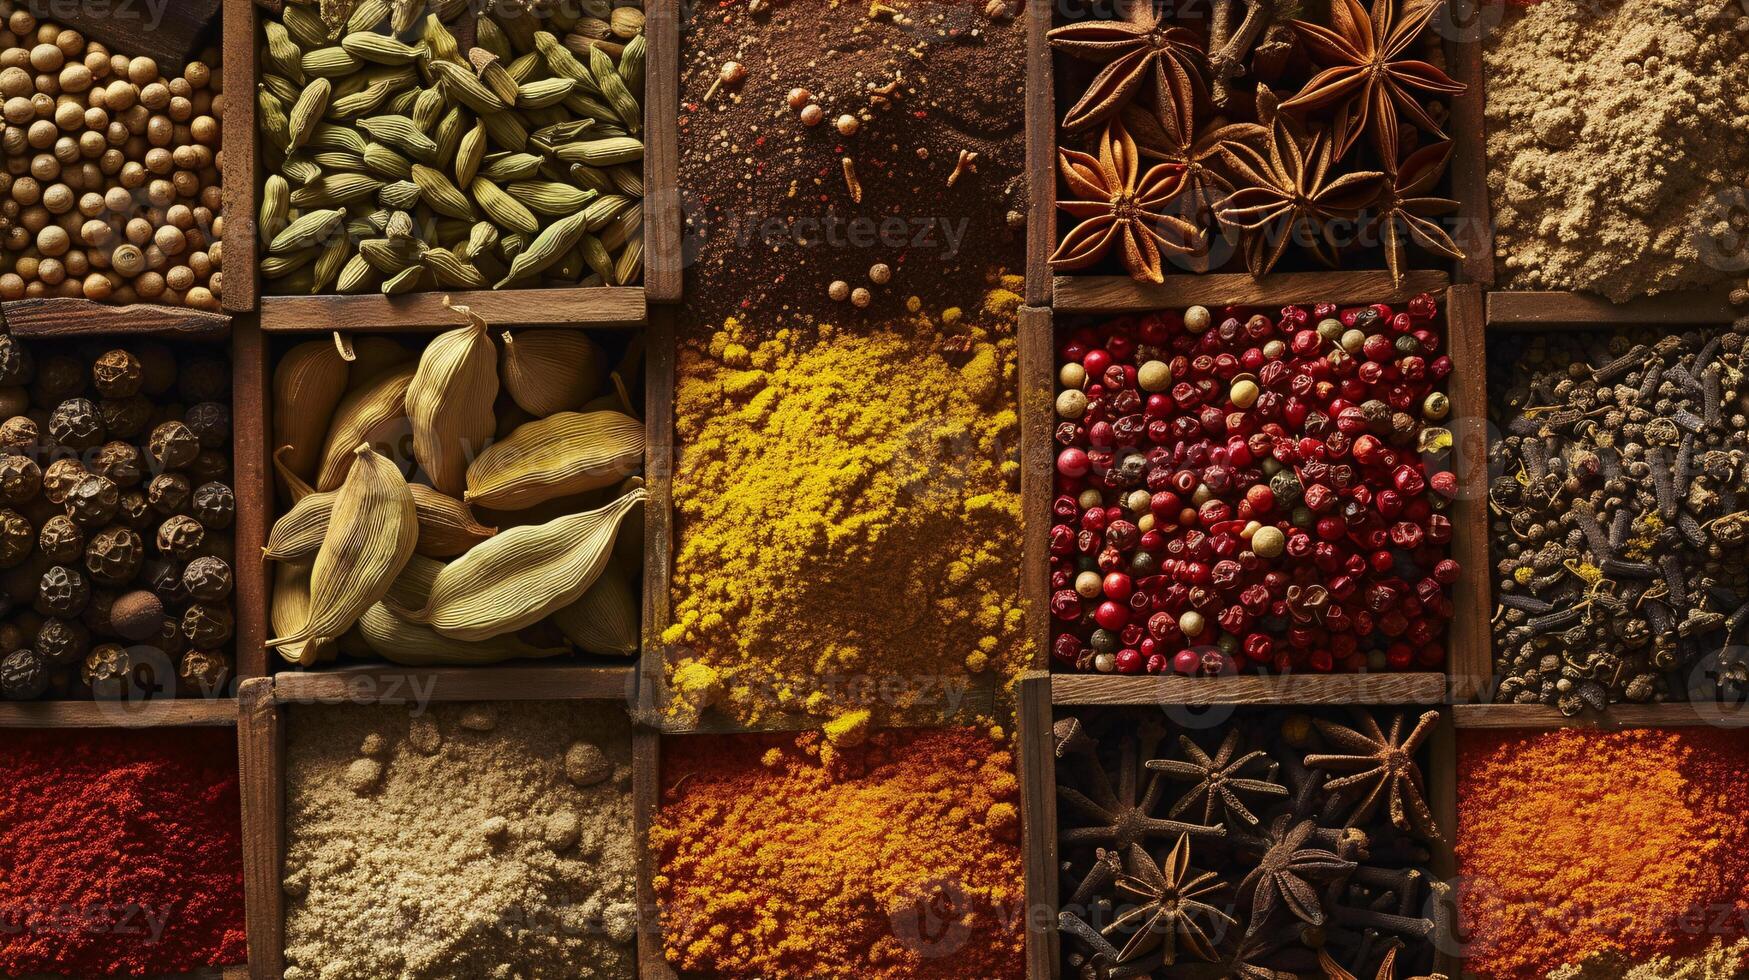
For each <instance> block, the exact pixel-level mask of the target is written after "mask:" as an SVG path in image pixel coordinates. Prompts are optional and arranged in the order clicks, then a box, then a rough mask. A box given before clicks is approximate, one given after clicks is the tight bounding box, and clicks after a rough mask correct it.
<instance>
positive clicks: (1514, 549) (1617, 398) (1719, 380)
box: [1488, 320, 1749, 715]
mask: <svg viewBox="0 0 1749 980" xmlns="http://www.w3.org/2000/svg"><path fill="white" fill-rule="evenodd" d="M1743 331H1749V320H1746V321H1742V322H1741V323H1740V324H1739V328H1738V329H1735V330H1716V329H1714V330H1696V331H1689V332H1687V333H1682V334H1668V333H1664V332H1660V331H1650V330H1645V331H1631V332H1625V333H1613V334H1589V335H1567V336H1557V335H1553V334H1539V335H1536V336H1534V337H1531V338H1529V339H1525V338H1522V337H1519V338H1513V339H1508V340H1504V341H1503V342H1502V343H1500V344H1497V345H1491V350H1490V356H1491V358H1492V359H1493V360H1494V361H1495V367H1494V369H1493V370H1491V371H1490V372H1489V373H1490V377H1491V378H1493V379H1494V383H1493V384H1492V385H1491V387H1493V388H1494V391H1493V393H1492V397H1491V398H1490V399H1489V405H1490V406H1491V408H1492V409H1493V410H1494V412H1495V419H1494V421H1495V424H1496V425H1497V426H1498V428H1499V431H1500V432H1501V437H1500V438H1499V439H1497V440H1496V441H1495V442H1494V444H1493V445H1492V446H1490V447H1489V453H1490V468H1491V472H1493V473H1494V474H1496V475H1495V476H1494V477H1493V480H1492V483H1491V485H1490V487H1489V494H1488V502H1489V511H1490V514H1491V515H1492V521H1493V525H1492V533H1491V535H1490V538H1491V542H1492V546H1493V558H1494V561H1495V585H1494V589H1495V595H1494V599H1495V602H1496V604H1497V607H1496V609H1497V612H1496V615H1495V616H1494V617H1493V635H1494V644H1495V651H1496V663H1497V665H1498V668H1499V671H1500V673H1501V674H1502V675H1503V676H1502V680H1501V683H1500V686H1499V688H1498V690H1497V691H1496V693H1495V700H1497V701H1501V702H1512V703H1518V704H1538V703H1540V704H1545V705H1549V706H1552V707H1559V708H1560V709H1561V710H1562V711H1563V712H1564V713H1566V714H1569V715H1573V714H1578V713H1579V712H1580V711H1582V710H1584V709H1585V708H1586V707H1590V708H1593V709H1601V708H1602V707H1604V705H1606V704H1608V703H1612V702H1616V701H1633V702H1647V701H1669V700H1676V701H1681V700H1707V701H1711V700H1715V699H1717V698H1719V697H1720V696H1721V695H1722V696H1724V697H1726V698H1727V699H1732V698H1734V697H1736V696H1737V695H1738V694H1740V693H1741V692H1742V691H1744V690H1745V689H1749V654H1746V653H1745V651H1744V650H1743V648H1742V647H1741V645H1740V643H1739V639H1738V638H1739V637H1740V636H1741V634H1742V630H1743V627H1744V624H1745V623H1749V571H1746V569H1745V566H1744V562H1743V545H1744V542H1745V541H1746V540H1749V510H1745V504H1746V502H1749V484H1746V482H1745V481H1746V480H1749V474H1746V473H1745V467H1744V464H1745V461H1746V457H1749V400H1745V396H1746V395H1749V389H1745V388H1744V383H1743V370H1744V367H1745V365H1744V360H1743V347H1744V336H1745V333H1744V332H1743Z"/></svg>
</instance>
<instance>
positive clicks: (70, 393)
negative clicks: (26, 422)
mask: <svg viewBox="0 0 1749 980" xmlns="http://www.w3.org/2000/svg"><path fill="white" fill-rule="evenodd" d="M88 377H89V376H88V375H87V374H86V373H85V367H84V365H83V364H81V363H80V362H79V361H77V360H75V359H74V358H72V357H69V356H67V355H66V354H50V355H49V356H47V357H45V358H43V359H42V363H41V364H39V365H37V369H36V380H35V381H33V382H31V386H30V397H31V399H32V400H33V401H35V402H36V403H37V404H39V405H59V404H60V403H61V402H64V401H66V400H67V399H69V398H74V397H77V396H79V395H81V394H84V392H85V382H86V379H87V378H88Z"/></svg>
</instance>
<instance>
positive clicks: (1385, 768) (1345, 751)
mask: <svg viewBox="0 0 1749 980" xmlns="http://www.w3.org/2000/svg"><path fill="white" fill-rule="evenodd" d="M1029 683H1031V682H1029ZM1026 718H1027V719H1028V720H1029V721H1032V720H1034V719H1035V718H1036V720H1037V721H1039V722H1042V723H1044V724H1045V725H1047V726H1048V727H1046V728H1045V729H1044V730H1042V731H1041V730H1039V726H1038V725H1036V724H1035V725H1032V726H1030V727H1028V726H1025V725H1023V729H1022V743H1023V748H1022V752H1023V753H1025V755H1026V758H1027V759H1028V760H1029V761H1031V762H1036V763H1037V764H1036V765H1032V766H1030V767H1023V772H1024V773H1025V775H1024V777H1023V778H1024V779H1025V780H1026V783H1027V785H1026V787H1025V793H1026V795H1027V798H1028V800H1029V802H1030V803H1031V804H1032V806H1031V808H1030V809H1029V811H1028V848H1029V864H1028V874H1029V878H1028V887H1029V889H1031V892H1032V894H1031V899H1030V901H1031V903H1032V904H1033V905H1035V906H1039V905H1043V906H1044V907H1045V908H1046V909H1047V910H1048V911H1049V912H1050V914H1049V915H1038V916H1035V919H1036V920H1047V921H1049V922H1050V923H1051V925H1052V926H1053V927H1054V934H1053V933H1052V932H1050V931H1045V930H1041V931H1040V932H1038V933H1035V934H1034V936H1032V937H1029V938H1031V939H1034V940H1036V941H1037V949H1038V950H1039V955H1037V956H1036V957H1035V958H1033V959H1032V961H1031V962H1032V966H1033V972H1032V973H1031V974H1030V975H1032V976H1040V977H1054V976H1059V975H1061V976H1073V975H1081V974H1082V973H1084V972H1086V971H1088V970H1115V971H1119V972H1124V971H1126V970H1127V971H1131V972H1134V971H1146V970H1155V971H1162V972H1163V973H1164V975H1167V976H1183V977H1195V976H1218V975H1229V976H1230V975H1236V974H1237V973H1239V972H1241V971H1242V969H1243V968H1246V967H1249V968H1251V969H1258V970H1297V971H1301V972H1304V971H1314V972H1315V971H1317V970H1319V969H1320V967H1321V966H1322V965H1323V964H1321V963H1320V950H1322V951H1323V953H1324V954H1325V955H1326V956H1328V957H1329V958H1330V962H1329V965H1328V966H1323V968H1324V969H1326V970H1328V969H1332V968H1340V969H1345V970H1347V971H1349V972H1350V973H1352V974H1354V975H1359V976H1373V975H1374V974H1375V973H1376V972H1377V971H1378V970H1379V969H1380V968H1382V967H1381V964H1383V963H1384V962H1385V961H1386V957H1387V956H1392V957H1393V958H1394V962H1395V964H1396V969H1397V973H1396V974H1395V975H1415V974H1419V973H1424V972H1429V971H1431V970H1434V969H1437V970H1439V971H1441V972H1444V973H1447V974H1448V975H1455V970H1454V969H1453V967H1454V966H1455V960H1454V959H1453V955H1452V954H1453V953H1454V952H1455V950H1456V948H1457V947H1456V946H1455V933H1454V931H1453V922H1454V919H1453V912H1454V908H1453V904H1452V900H1453V894H1454V893H1453V878H1452V869H1451V851H1450V844H1449V841H1450V840H1451V839H1452V835H1453V833H1454V829H1453V828H1454V826H1455V821H1454V819H1453V817H1454V814H1455V808H1454V807H1455V804H1454V801H1453V795H1452V792H1451V781H1450V773H1451V771H1452V770H1451V744H1452V742H1451V727H1450V723H1449V721H1448V720H1447V719H1445V718H1444V717H1443V716H1442V712H1440V711H1439V710H1437V709H1431V708H1421V707H1366V706H1348V707H1311V708H1302V707H1292V706H1284V707H1271V708H1255V707H1254V708H1247V707H1238V706H1231V705H1227V706H1201V707H1195V706H1189V705H1158V704H1154V705H1147V706H1137V707H1127V708H1126V707H1119V706H1113V705H1103V706H1088V705H1077V706H1064V705H1059V706H1057V707H1056V708H1055V709H1054V710H1050V711H1042V712H1039V713H1038V714H1037V715H1035V714H1033V713H1031V712H1029V713H1028V714H1027V715H1026ZM1385 759H1396V760H1398V762H1397V763H1391V764H1385V763H1384V760H1385ZM1375 790H1376V791H1377V792H1375ZM1274 848H1288V849H1291V850H1293V851H1294V852H1295V859H1294V861H1292V862H1288V863H1286V864H1285V865H1278V864H1276V863H1274V862H1272V861H1271V860H1270V858H1269V855H1270V852H1271V850H1272V849H1274ZM1282 853H1284V854H1285V853H1286V851H1283V852H1282ZM1277 867H1281V868H1286V869H1289V870H1288V871H1287V872H1285V873H1287V874H1288V875H1289V876H1290V877H1291V878H1292V879H1293V880H1292V881H1284V880H1283V879H1282V878H1281V877H1280V876H1281V874H1282V873H1283V872H1278V871H1271V870H1269V869H1271V868H1277ZM1174 885H1175V886H1177V893H1178V894H1179V895H1180V896H1181V897H1192V898H1193V901H1192V902H1191V903H1188V904H1186V903H1180V904H1178V905H1177V906H1169V905H1162V904H1160V903H1159V902H1158V896H1159V895H1162V894H1166V890H1167V889H1168V888H1170V887H1171V886H1174ZM1151 901H1153V902H1154V904H1150V902H1151ZM1035 924H1036V923H1035ZM1053 946H1054V947H1055V949H1052V947H1053ZM1393 949H1394V950H1396V952H1395V953H1394V954H1392V953H1391V951H1392V950H1393ZM1332 975H1335V974H1332ZM1381 975H1392V974H1389V973H1386V974H1381Z"/></svg>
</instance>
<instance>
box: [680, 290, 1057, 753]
mask: <svg viewBox="0 0 1749 980" xmlns="http://www.w3.org/2000/svg"><path fill="white" fill-rule="evenodd" d="M1019 301H1020V298H1019V296H1018V295H1016V294H1014V293H1013V292H1011V291H1009V290H1007V289H998V290H995V291H993V292H992V293H990V294H989V295H988V296H987V297H986V299H985V302H984V305H983V307H982V308H981V309H979V310H977V311H975V312H962V311H960V310H957V309H952V310H947V311H945V312H944V313H942V314H941V315H940V316H938V317H928V316H922V315H917V314H916V313H913V315H912V316H911V317H909V318H906V319H904V320H902V321H900V322H896V323H891V324H888V325H884V326H881V327H877V328H875V329H873V330H870V331H866V332H863V331H858V332H851V331H848V330H837V329H834V328H832V327H830V326H820V327H815V328H805V329H785V330H780V331H777V332H775V333H773V334H770V335H764V334H761V333H759V332H758V331H757V330H756V329H755V327H754V325H750V324H743V323H740V322H738V321H735V320H730V321H728V322H727V323H725V324H724V325H723V327H722V328H721V329H720V330H718V331H716V332H715V333H714V334H713V335H712V336H711V337H710V338H709V339H708V341H705V340H699V341H694V342H691V343H688V344H686V345H684V346H683V347H682V348H681V350H680V354H679V364H678V372H677V379H676V388H677V393H676V405H675V432H676V437H677V439H678V445H677V451H676V455H677V464H676V472H675V476H674V489H673V496H674V511H675V518H676V523H677V539H678V548H677V550H678V553H677V556H676V559H675V566H674V582H673V590H672V596H673V624H672V625H671V626H670V627H669V628H668V629H667V631H666V632H665V633H664V635H663V640H664V642H666V643H668V644H670V645H671V646H672V647H674V649H673V651H672V652H671V653H670V654H669V656H668V666H669V674H668V681H669V687H670V690H671V691H672V693H673V695H674V698H673V702H672V704H673V709H672V710H673V712H674V713H675V714H677V715H684V714H696V713H698V712H700V711H702V710H703V709H705V708H707V707H709V706H712V705H716V706H719V707H721V708H723V709H724V710H725V711H726V712H727V713H728V714H729V715H730V716H731V717H734V718H736V719H738V720H740V721H742V722H744V723H754V722H758V721H760V720H761V719H769V718H770V717H771V716H772V715H773V714H774V713H792V712H793V713H804V714H808V715H813V716H816V717H831V716H835V715H841V714H844V713H846V712H849V711H855V710H859V709H873V710H874V712H875V713H876V716H877V717H876V721H877V722H879V723H890V722H892V721H894V720H900V719H903V718H905V717H908V714H907V713H908V712H926V711H927V712H939V710H940V709H941V707H942V706H943V705H944V704H946V705H947V706H948V707H950V708H951V707H952V706H953V703H954V702H955V700H956V699H961V698H963V697H964V694H965V692H966V690H967V688H969V687H971V686H977V685H988V686H991V687H1000V686H1001V685H1002V684H1003V683H1004V682H1006V681H1007V680H1008V679H1009V678H1010V677H1011V676H1013V675H1014V674H1016V673H1018V671H1019V670H1021V669H1023V668H1024V667H1025V665H1026V661H1027V659H1028V656H1029V653H1028V651H1029V647H1028V645H1027V642H1026V639H1025V632H1024V623H1023V622H1022V614H1021V608H1020V604H1019V600H1018V597H1017V596H1018V592H1019V575H1020V550H1021V534H1020V526H1021V515H1020V494H1019V463H1018V451H1019V445H1020V432H1019V424H1018V419H1017V411H1016V367H1015V360H1016V358H1015V354H1016V340H1015V335H1014V327H1015V310H1016V308H1017V307H1018V305H1019Z"/></svg>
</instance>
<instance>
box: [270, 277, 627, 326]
mask: <svg viewBox="0 0 1749 980" xmlns="http://www.w3.org/2000/svg"><path fill="white" fill-rule="evenodd" d="M445 300H448V301H449V302H451V303H453V304H455V305H457V306H466V307H468V308H469V309H471V310H473V311H474V312H475V313H478V314H479V315H480V316H482V317H485V318H486V320H487V321H488V322H490V323H491V324H492V325H493V326H494V327H528V326H543V327H571V328H575V329H579V330H585V329H604V328H610V327H642V326H643V325H644V324H645V323H646V322H647V320H648V316H649V314H648V307H647V305H646V303H645V293H644V288H643V287H642V286H569V287H554V288H550V289H468V290H455V291H444V290H437V291H431V292H419V293H407V294H405V295H401V296H384V295H382V294H381V293H363V294H360V295H357V296H334V295H326V294H324V295H320V296H263V297H261V321H260V322H261V329H262V330H263V331H266V332H268V333H289V332H298V331H303V332H313V333H327V332H329V331H333V330H341V331H356V332H359V333H399V332H409V333H418V332H423V331H427V330H443V329H448V328H450V327H454V326H457V325H458V324H461V323H463V322H465V321H464V320H463V318H462V315H461V314H460V313H456V312H455V311H453V310H451V309H449V308H448V307H446V306H445V305H444V301H445Z"/></svg>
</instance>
